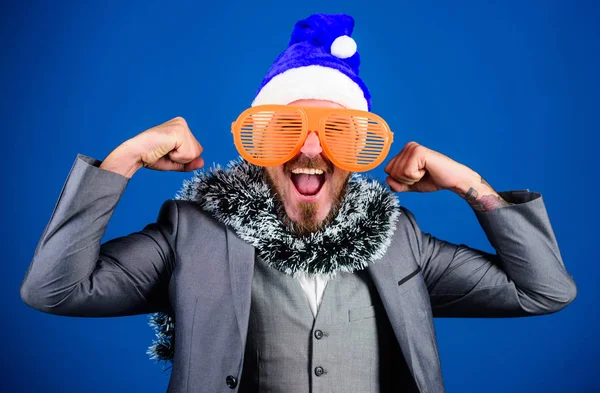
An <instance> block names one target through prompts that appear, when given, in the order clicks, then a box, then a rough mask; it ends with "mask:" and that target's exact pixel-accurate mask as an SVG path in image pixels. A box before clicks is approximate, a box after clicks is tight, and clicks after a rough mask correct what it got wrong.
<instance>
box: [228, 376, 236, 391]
mask: <svg viewBox="0 0 600 393" xmlns="http://www.w3.org/2000/svg"><path fill="white" fill-rule="evenodd" d="M225 383H226V384H227V386H228V387H229V389H235V387H236V386H237V379H236V378H235V377H234V376H233V375H228V376H227V378H225Z"/></svg>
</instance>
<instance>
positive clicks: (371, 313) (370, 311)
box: [348, 304, 383, 322]
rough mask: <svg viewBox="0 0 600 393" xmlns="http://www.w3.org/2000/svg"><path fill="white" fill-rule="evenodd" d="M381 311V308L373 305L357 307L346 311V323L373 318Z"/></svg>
mask: <svg viewBox="0 0 600 393" xmlns="http://www.w3.org/2000/svg"><path fill="white" fill-rule="evenodd" d="M382 311H383V306H382V305H380V304H375V305H372V306H365V307H358V308H353V309H351V310H348V321H350V322H352V321H358V320H361V319H369V318H375V316H376V315H377V314H379V313H380V312H382Z"/></svg>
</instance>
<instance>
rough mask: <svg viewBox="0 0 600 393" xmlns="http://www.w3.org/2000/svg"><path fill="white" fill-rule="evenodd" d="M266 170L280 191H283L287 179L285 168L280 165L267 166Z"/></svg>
mask: <svg viewBox="0 0 600 393" xmlns="http://www.w3.org/2000/svg"><path fill="white" fill-rule="evenodd" d="M265 171H266V172H267V175H268V176H269V178H270V179H271V182H272V183H273V184H274V185H275V187H276V188H278V191H279V192H282V191H283V190H284V185H285V184H284V182H285V181H286V180H287V179H286V177H285V176H284V174H283V169H282V168H279V167H266V168H265Z"/></svg>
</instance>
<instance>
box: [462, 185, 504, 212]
mask: <svg viewBox="0 0 600 393" xmlns="http://www.w3.org/2000/svg"><path fill="white" fill-rule="evenodd" d="M481 184H485V185H487V186H488V187H490V188H492V186H490V185H489V183H488V182H487V181H485V179H484V178H483V177H482V178H481ZM463 198H464V199H465V200H466V201H467V202H468V203H469V205H470V206H471V207H472V208H473V209H474V210H477V211H482V212H488V211H490V210H494V209H497V208H499V207H503V206H510V205H512V203H509V202H506V201H505V200H504V199H502V197H500V196H499V195H492V194H489V195H482V196H481V197H480V196H479V192H477V190H475V189H474V188H473V187H470V188H469V191H467V193H466V194H465V196H464V197H463Z"/></svg>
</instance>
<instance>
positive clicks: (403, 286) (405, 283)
mask: <svg viewBox="0 0 600 393" xmlns="http://www.w3.org/2000/svg"><path fill="white" fill-rule="evenodd" d="M419 273H421V266H418V267H417V268H416V269H415V270H414V271H413V272H411V273H408V274H407V275H406V276H404V277H402V278H401V279H400V280H399V281H398V287H399V290H400V293H404V292H406V291H408V290H409V289H411V288H412V287H413V286H414V285H415V284H416V283H417V282H418V281H419V280H417V279H416V278H417V277H418V276H419Z"/></svg>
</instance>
